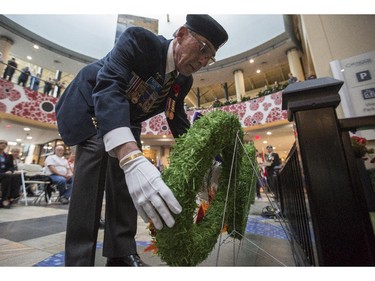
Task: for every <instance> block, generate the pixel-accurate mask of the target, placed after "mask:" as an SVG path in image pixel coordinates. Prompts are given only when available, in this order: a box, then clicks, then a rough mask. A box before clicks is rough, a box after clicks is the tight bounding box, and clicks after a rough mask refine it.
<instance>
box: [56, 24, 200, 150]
mask: <svg viewBox="0 0 375 281" xmlns="http://www.w3.org/2000/svg"><path fill="white" fill-rule="evenodd" d="M170 42H171V40H167V39H165V38H164V37H162V36H156V35H155V34H153V33H152V32H150V31H148V30H146V29H143V28H140V27H130V28H128V29H127V30H126V31H125V32H124V33H123V34H122V35H121V37H120V38H119V39H118V41H117V43H116V45H115V47H114V48H113V49H112V50H111V52H109V53H108V54H107V55H106V56H105V57H104V58H102V59H101V60H99V61H97V62H94V63H91V64H89V65H87V66H85V67H84V68H83V69H82V70H81V71H80V72H79V73H78V74H77V76H76V77H75V78H74V79H73V81H72V82H71V83H70V84H69V86H68V87H67V88H66V90H65V91H64V93H63V95H62V96H61V98H60V99H59V101H58V103H57V105H56V115H57V125H58V130H59V133H60V135H61V137H62V139H63V141H64V142H65V144H67V145H76V144H79V143H81V142H83V141H85V140H86V139H88V138H90V137H92V136H94V135H98V137H103V136H104V135H105V134H106V133H108V132H110V131H111V130H113V129H116V128H119V127H129V128H131V129H132V132H133V134H134V137H135V138H136V139H137V140H139V136H140V133H141V122H142V121H145V120H147V119H149V118H150V117H152V116H155V115H157V114H159V113H161V112H164V111H165V109H166V103H167V97H171V98H173V99H174V100H175V102H176V105H175V114H174V115H175V116H174V118H173V119H172V120H169V119H167V120H168V124H169V128H170V129H171V132H172V134H173V136H174V137H178V136H179V135H181V134H183V133H185V132H186V131H187V129H188V128H189V126H190V122H189V121H188V119H187V116H186V113H185V111H184V98H185V96H186V95H187V94H188V92H189V90H190V88H191V86H192V83H193V78H192V76H189V77H185V76H183V75H179V76H178V77H177V79H176V81H175V84H178V87H173V86H172V87H171V90H170V91H169V94H168V95H167V96H166V97H164V98H162V99H159V100H158V101H157V102H156V104H155V106H156V107H154V108H152V109H151V110H148V111H147V110H146V111H145V110H144V109H143V108H142V106H141V105H142V104H140V103H139V102H135V101H132V99H131V98H130V97H129V93H130V89H131V88H134V87H133V86H134V80H136V79H135V78H136V77H139V78H140V79H141V80H142V81H143V82H146V81H148V82H150V81H151V82H152V83H148V84H154V82H155V81H156V82H158V84H160V85H162V84H163V82H164V76H165V69H166V59H167V51H168V46H169V44H170ZM138 81H140V80H139V79H138ZM176 88H178V89H179V91H178V95H177V97H176V96H175V91H174V90H173V89H176ZM155 89H157V90H156V91H154V97H155V95H156V94H157V95H158V97H159V96H160V95H161V91H162V90H161V89H159V87H156V88H155ZM137 94H139V95H140V96H141V99H143V101H145V100H147V98H148V97H149V96H150V89H148V90H147V91H146V92H145V93H142V92H140V93H137ZM93 117H94V118H96V121H97V125H98V126H97V127H96V126H95V125H94V122H93V120H92V118H93Z"/></svg>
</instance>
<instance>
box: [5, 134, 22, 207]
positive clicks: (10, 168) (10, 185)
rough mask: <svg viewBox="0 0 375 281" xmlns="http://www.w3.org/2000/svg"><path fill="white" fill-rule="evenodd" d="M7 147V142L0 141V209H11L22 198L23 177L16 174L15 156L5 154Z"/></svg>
mask: <svg viewBox="0 0 375 281" xmlns="http://www.w3.org/2000/svg"><path fill="white" fill-rule="evenodd" d="M7 145H8V142H7V141H6V140H0V183H1V204H0V207H3V208H7V209H9V208H10V205H11V204H12V203H13V202H15V200H16V199H18V198H19V196H20V186H21V176H20V174H15V173H14V171H15V170H16V167H15V166H14V162H13V156H12V155H11V154H8V153H6V152H5V149H6V147H7Z"/></svg>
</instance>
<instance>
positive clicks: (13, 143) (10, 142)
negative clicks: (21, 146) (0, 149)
mask: <svg viewBox="0 0 375 281" xmlns="http://www.w3.org/2000/svg"><path fill="white" fill-rule="evenodd" d="M8 145H17V143H16V142H15V141H8Z"/></svg>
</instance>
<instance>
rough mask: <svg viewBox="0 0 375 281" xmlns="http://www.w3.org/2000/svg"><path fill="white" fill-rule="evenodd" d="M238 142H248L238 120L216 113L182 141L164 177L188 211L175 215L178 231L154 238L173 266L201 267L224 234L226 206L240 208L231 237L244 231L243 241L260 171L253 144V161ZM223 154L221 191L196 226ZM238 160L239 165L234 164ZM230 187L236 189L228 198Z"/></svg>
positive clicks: (230, 216)
mask: <svg viewBox="0 0 375 281" xmlns="http://www.w3.org/2000/svg"><path fill="white" fill-rule="evenodd" d="M237 138H239V139H240V140H241V143H242V140H243V131H242V128H241V124H240V122H239V120H238V117H237V116H235V115H233V114H230V113H227V112H224V111H221V110H215V111H212V112H210V113H207V114H206V115H204V116H203V117H201V118H200V119H199V120H197V121H196V122H195V123H194V126H192V127H191V128H190V129H189V131H188V132H187V133H186V134H184V135H183V136H181V137H180V138H179V139H178V140H177V142H176V145H175V146H174V149H173V152H172V154H171V157H170V166H169V168H168V169H166V170H165V171H164V172H163V173H162V177H163V180H164V181H165V182H166V184H167V185H168V186H169V187H170V188H171V189H172V191H173V193H174V194H175V196H176V198H177V200H178V201H179V202H180V204H181V205H182V212H181V213H180V214H179V215H176V216H175V220H176V224H175V226H174V227H172V228H168V227H164V228H163V229H162V230H158V231H157V232H156V234H155V236H154V243H155V246H156V247H157V248H158V252H157V254H158V255H159V256H160V258H161V259H162V260H163V261H165V262H166V263H167V264H168V265H170V266H195V265H197V264H199V263H201V262H202V261H204V260H205V259H206V258H207V257H208V255H209V253H210V252H211V251H212V249H213V247H214V246H215V244H216V243H217V238H218V236H219V234H220V231H221V230H222V222H223V212H224V208H225V204H226V203H227V204H228V206H234V207H235V210H234V211H233V210H232V211H228V213H227V215H225V223H226V225H227V227H228V233H230V232H231V231H232V230H234V229H235V230H236V231H238V233H237V232H234V235H233V237H235V238H241V237H242V235H243V233H244V231H245V227H246V222H247V216H248V212H249V207H250V205H249V202H250V201H251V200H250V196H255V192H253V193H251V194H250V192H249V190H250V189H251V188H252V189H253V190H255V182H254V180H253V179H254V178H255V173H252V171H253V170H254V169H253V168H249V167H250V165H254V163H255V162H253V163H252V164H251V162H250V161H249V160H248V159H253V160H251V161H255V149H254V147H253V146H248V147H247V153H248V152H249V151H250V155H249V156H250V157H242V156H243V155H244V153H243V147H241V145H236V146H235V143H236V139H237ZM235 147H236V151H235V152H234V148H235ZM251 147H252V148H251ZM217 155H220V156H221V158H222V159H223V163H222V167H223V168H222V173H221V176H220V182H219V187H218V191H217V193H216V195H215V197H214V199H213V201H212V202H211V204H210V206H209V209H208V210H207V213H206V215H205V217H204V219H203V221H201V222H200V223H199V224H195V223H194V213H195V212H196V210H197V203H196V196H197V194H198V192H199V191H200V190H201V186H202V184H203V179H204V176H205V174H206V172H207V171H208V169H209V168H210V167H211V166H212V162H213V160H214V158H215V156H217ZM233 155H235V158H233ZM232 158H233V159H234V160H235V161H232V160H233V159H232ZM232 162H234V165H233V166H232ZM231 169H232V173H231ZM230 174H231V175H232V176H230ZM229 181H230V184H229ZM228 186H229V188H230V189H231V190H230V192H229V193H228V195H229V196H228V198H227V189H228ZM234 188H236V190H234ZM226 198H227V199H228V200H227V201H226ZM252 200H254V198H252ZM229 209H231V208H230V207H229ZM233 212H235V216H234V214H233ZM234 217H235V219H233V218H234ZM237 234H239V235H237Z"/></svg>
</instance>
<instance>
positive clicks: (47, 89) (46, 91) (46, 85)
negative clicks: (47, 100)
mask: <svg viewBox="0 0 375 281" xmlns="http://www.w3.org/2000/svg"><path fill="white" fill-rule="evenodd" d="M51 90H52V80H51V77H49V78H48V81H44V89H43V93H44V94H45V95H49V94H50V92H51Z"/></svg>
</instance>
